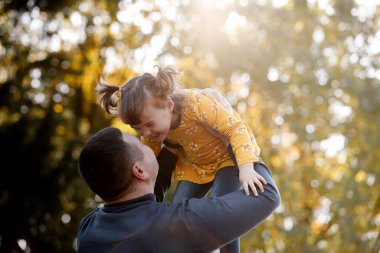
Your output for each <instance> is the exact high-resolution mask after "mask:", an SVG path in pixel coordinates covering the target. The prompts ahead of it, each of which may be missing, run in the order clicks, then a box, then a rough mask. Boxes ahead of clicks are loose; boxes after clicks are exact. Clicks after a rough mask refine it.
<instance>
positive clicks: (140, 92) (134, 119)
mask: <svg viewBox="0 0 380 253" xmlns="http://www.w3.org/2000/svg"><path fill="white" fill-rule="evenodd" d="M155 67H157V68H158V73H157V75H156V76H153V75H152V74H150V73H144V74H142V75H139V76H135V77H133V78H132V79H130V80H129V81H128V82H127V83H126V84H125V85H123V86H121V87H119V86H116V85H114V84H111V83H109V82H108V81H106V80H104V79H103V78H101V79H100V82H99V84H98V86H97V88H96V91H97V92H98V93H99V95H100V105H101V106H102V107H103V108H104V109H105V110H106V112H107V113H109V114H113V115H115V114H118V115H119V117H120V118H121V120H122V121H123V122H124V123H126V124H130V125H138V124H140V116H141V113H142V111H143V109H144V106H145V105H146V104H147V101H148V100H150V99H153V101H152V102H153V104H154V105H155V106H157V107H160V108H162V107H164V106H165V102H166V100H167V98H169V97H170V98H171V99H172V100H173V101H174V113H177V114H180V113H181V112H182V109H183V104H184V94H183V93H181V92H179V91H178V90H177V86H178V81H177V76H178V75H179V73H178V72H176V71H175V70H174V69H172V68H170V67H166V68H164V69H162V68H160V67H159V66H157V65H156V66H155ZM119 90H120V91H121V95H120V98H119V97H118V96H117V94H115V93H116V92H117V91H119Z"/></svg>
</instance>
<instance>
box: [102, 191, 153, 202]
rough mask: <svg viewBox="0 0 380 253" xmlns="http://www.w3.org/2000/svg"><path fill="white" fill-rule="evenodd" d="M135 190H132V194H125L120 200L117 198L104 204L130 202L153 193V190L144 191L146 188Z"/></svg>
mask: <svg viewBox="0 0 380 253" xmlns="http://www.w3.org/2000/svg"><path fill="white" fill-rule="evenodd" d="M136 188H137V189H134V190H133V191H132V192H130V193H127V194H125V195H123V196H121V197H120V198H117V199H115V200H112V201H106V202H105V203H106V204H115V203H119V202H123V201H127V200H131V199H136V198H139V197H142V196H144V195H147V194H150V193H153V190H150V189H146V187H136Z"/></svg>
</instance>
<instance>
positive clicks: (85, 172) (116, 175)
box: [79, 127, 144, 201]
mask: <svg viewBox="0 0 380 253" xmlns="http://www.w3.org/2000/svg"><path fill="white" fill-rule="evenodd" d="M143 157H144V154H143V152H142V151H141V150H139V149H138V148H137V147H136V146H135V145H133V144H129V143H127V142H125V141H124V139H123V133H122V132H121V131H120V130H119V129H117V128H113V127H108V128H104V129H102V130H100V131H98V132H97V133H95V134H94V135H93V136H91V137H90V139H89V140H88V141H87V143H86V144H85V145H84V147H83V149H82V151H81V153H80V155H79V174H80V175H81V176H82V177H83V179H84V180H85V181H86V183H87V185H88V186H89V187H90V189H91V190H92V191H93V192H94V193H96V194H97V195H99V197H101V198H102V199H103V200H105V201H111V200H114V199H116V198H118V197H119V196H121V195H122V194H125V193H128V192H130V191H131V190H132V187H133V186H132V172H131V168H132V166H133V165H134V164H135V163H136V162H137V161H140V160H142V158H143Z"/></svg>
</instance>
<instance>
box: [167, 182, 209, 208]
mask: <svg viewBox="0 0 380 253" xmlns="http://www.w3.org/2000/svg"><path fill="white" fill-rule="evenodd" d="M211 185H212V182H210V183H207V184H196V183H193V182H190V181H179V182H178V185H177V188H176V190H175V192H174V195H173V200H172V203H179V202H181V201H182V199H184V198H202V197H204V196H205V195H206V194H207V192H208V191H209V190H210V188H211Z"/></svg>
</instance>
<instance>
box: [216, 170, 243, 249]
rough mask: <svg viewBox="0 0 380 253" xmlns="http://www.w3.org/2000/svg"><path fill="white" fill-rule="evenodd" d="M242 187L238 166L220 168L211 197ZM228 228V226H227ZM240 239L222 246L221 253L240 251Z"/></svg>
mask: <svg viewBox="0 0 380 253" xmlns="http://www.w3.org/2000/svg"><path fill="white" fill-rule="evenodd" d="M239 188H240V181H239V170H238V168H236V167H232V166H231V167H225V168H222V169H220V170H219V171H218V172H217V173H216V175H215V179H214V184H213V186H212V189H211V197H218V196H222V195H225V194H227V193H230V192H233V191H236V190H237V189H239ZM226 229H228V228H226ZM239 252H240V239H239V238H238V239H236V240H234V241H232V242H230V243H229V244H227V245H225V246H223V247H222V248H220V253H239Z"/></svg>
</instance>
